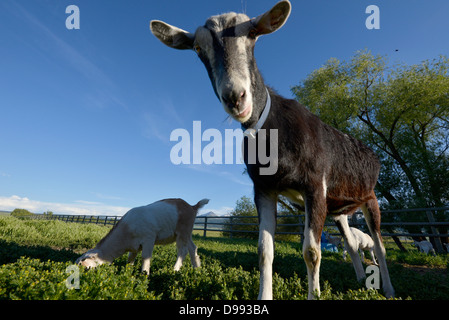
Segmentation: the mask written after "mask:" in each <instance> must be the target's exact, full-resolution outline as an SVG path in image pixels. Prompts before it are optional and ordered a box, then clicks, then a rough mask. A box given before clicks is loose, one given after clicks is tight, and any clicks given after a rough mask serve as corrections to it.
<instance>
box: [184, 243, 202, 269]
mask: <svg viewBox="0 0 449 320" xmlns="http://www.w3.org/2000/svg"><path fill="white" fill-rule="evenodd" d="M187 247H188V249H189V255H190V261H192V266H193V267H194V268H199V267H201V261H200V256H199V255H198V248H197V247H196V245H195V243H193V240H192V238H190V239H189V243H188V244H187Z"/></svg>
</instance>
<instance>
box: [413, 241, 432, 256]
mask: <svg viewBox="0 0 449 320" xmlns="http://www.w3.org/2000/svg"><path fill="white" fill-rule="evenodd" d="M413 245H414V246H415V247H417V248H418V250H419V251H420V252H424V253H425V254H429V253H432V254H433V255H434V256H435V255H436V254H435V249H434V248H433V245H432V244H431V243H430V242H429V241H427V240H423V241H414V242H413Z"/></svg>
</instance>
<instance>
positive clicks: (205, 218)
mask: <svg viewBox="0 0 449 320" xmlns="http://www.w3.org/2000/svg"><path fill="white" fill-rule="evenodd" d="M206 232H207V217H204V233H203V237H204V238H206Z"/></svg>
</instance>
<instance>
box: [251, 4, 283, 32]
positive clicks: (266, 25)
mask: <svg viewBox="0 0 449 320" xmlns="http://www.w3.org/2000/svg"><path fill="white" fill-rule="evenodd" d="M291 10H292V6H291V4H290V1H288V0H284V1H281V2H278V3H277V4H276V5H275V6H274V7H273V8H271V10H270V11H268V12H265V13H264V14H261V15H260V16H258V17H256V18H253V19H252V20H253V24H254V26H255V27H256V30H257V35H258V36H260V35H263V34H269V33H272V32H275V31H276V30H278V29H280V28H281V27H282V26H283V25H284V23H285V22H286V21H287V19H288V17H289V16H290V12H291Z"/></svg>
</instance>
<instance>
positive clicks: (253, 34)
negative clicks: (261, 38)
mask: <svg viewBox="0 0 449 320" xmlns="http://www.w3.org/2000/svg"><path fill="white" fill-rule="evenodd" d="M256 36H257V30H256V29H251V30H250V32H249V33H248V37H250V38H251V39H255V38H256Z"/></svg>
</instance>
